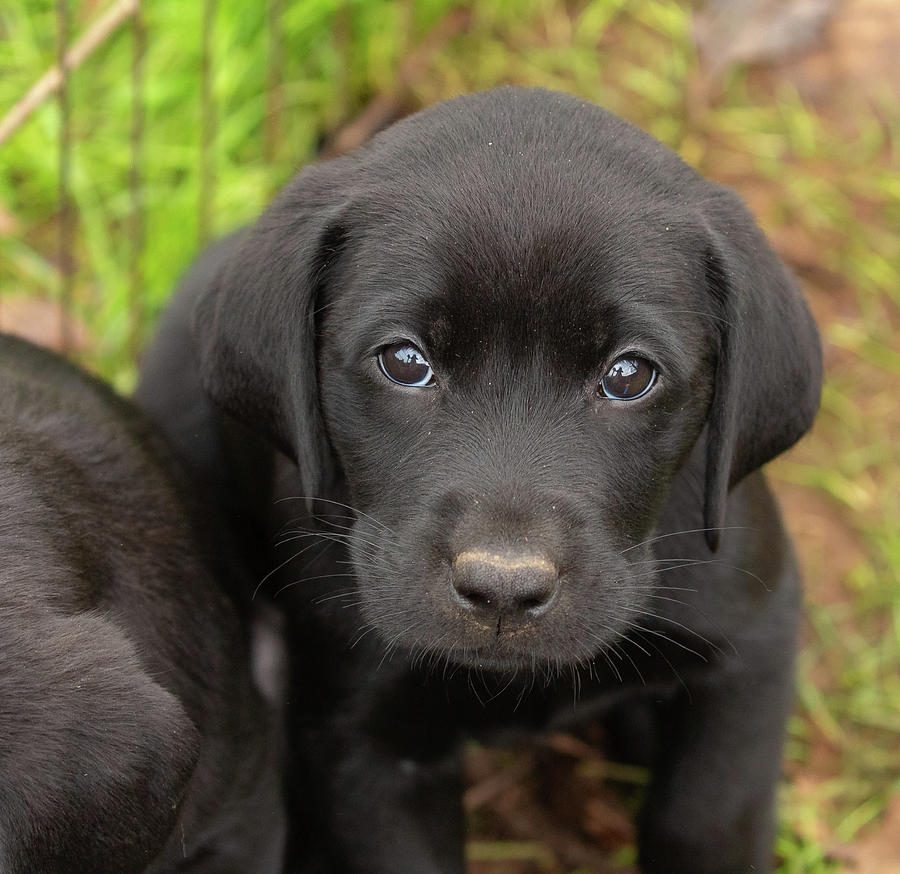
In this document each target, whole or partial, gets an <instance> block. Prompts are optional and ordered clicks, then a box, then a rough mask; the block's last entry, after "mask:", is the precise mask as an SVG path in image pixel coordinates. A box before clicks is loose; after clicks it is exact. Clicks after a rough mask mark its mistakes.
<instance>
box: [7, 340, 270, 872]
mask: <svg viewBox="0 0 900 874" xmlns="http://www.w3.org/2000/svg"><path fill="white" fill-rule="evenodd" d="M0 471H2V473H0V555H2V562H0V870H2V871H3V872H4V874H51V872H52V874H66V872H72V874H88V872H96V874H101V872H110V874H111V872H115V874H126V872H138V871H147V872H169V871H184V872H187V871H191V872H209V874H212V872H217V874H226V872H230V874H247V872H251V871H252V872H267V871H268V872H277V871H279V870H280V863H281V855H282V849H281V848H282V845H283V839H284V831H285V829H284V814H283V802H282V800H281V796H282V793H281V764H280V762H279V756H280V746H281V745H280V743H279V740H278V738H279V729H278V724H277V722H276V720H275V718H274V717H273V716H272V714H271V713H270V712H269V710H268V708H267V707H266V706H265V705H264V704H263V702H262V700H261V698H260V695H259V694H258V693H257V692H256V690H255V688H254V684H253V678H252V676H251V662H250V649H249V646H250V642H251V638H250V631H251V629H250V627H249V625H248V620H247V618H245V617H244V615H243V614H244V613H245V612H246V611H245V610H243V609H239V607H238V606H237V601H236V595H235V596H230V595H228V594H227V593H226V592H227V590H228V589H229V588H231V589H232V590H235V591H236V589H237V587H238V585H241V580H240V579H239V578H236V576H237V568H238V567H239V565H238V564H237V563H236V562H234V561H228V560H226V556H225V551H224V550H225V547H224V546H223V544H222V542H220V541H219V535H220V534H221V530H219V531H217V530H216V528H215V527H213V525H214V517H213V516H212V514H211V513H210V511H209V509H208V507H204V506H201V505H200V504H198V502H197V500H196V499H195V497H194V495H193V493H192V492H193V490H189V489H188V488H186V485H187V480H186V476H185V472H184V470H183V469H182V468H181V466H180V465H179V464H178V463H177V462H176V460H175V458H174V455H173V453H171V451H170V450H169V449H168V448H167V446H166V445H164V443H163V441H162V439H161V438H160V437H159V435H158V434H157V433H156V431H155V430H153V429H152V428H151V427H150V423H148V422H147V421H145V419H144V417H143V416H141V415H139V413H138V411H137V410H134V409H133V408H132V406H131V405H130V404H127V403H126V402H124V401H122V400H121V399H119V398H117V397H116V396H114V395H113V393H112V392H111V391H109V390H108V389H107V388H106V387H105V386H103V385H102V384H101V383H100V382H98V381H96V380H94V379H93V378H91V377H88V376H87V375H86V374H84V373H82V372H81V371H79V370H78V369H76V368H75V367H73V366H72V365H70V364H68V363H66V362H65V361H63V360H62V359H60V358H59V357H58V356H56V355H54V354H52V353H50V352H48V351H46V350H42V349H39V348H37V347H35V346H32V345H31V344H29V343H27V342H25V341H23V340H19V339H17V338H15V337H10V336H0ZM243 600H244V602H245V603H246V601H247V599H246V598H244V599H243Z"/></svg>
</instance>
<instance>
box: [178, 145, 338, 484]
mask: <svg viewBox="0 0 900 874" xmlns="http://www.w3.org/2000/svg"><path fill="white" fill-rule="evenodd" d="M348 166H350V165H349V162H348V160H347V159H342V158H338V159H335V160H334V161H329V162H325V163H322V164H315V165H312V166H310V167H307V168H306V169H305V170H304V171H303V172H302V173H300V175H299V176H298V177H296V178H295V179H294V180H293V181H292V182H291V183H290V184H289V185H288V186H287V187H286V188H285V189H284V190H283V191H282V192H281V193H280V194H279V195H278V197H276V198H275V200H274V201H273V202H272V204H271V206H269V208H268V209H267V210H266V211H265V212H264V213H263V215H262V216H261V217H260V218H259V220H258V221H257V222H256V224H255V225H253V226H252V227H250V228H248V229H247V230H246V231H243V232H241V233H240V234H238V235H235V236H234V237H232V238H231V239H230V240H226V241H224V242H223V243H221V244H219V251H220V254H219V256H218V258H217V263H216V264H215V265H214V270H210V271H209V272H211V273H212V277H211V279H210V280H209V281H207V282H205V283H204V285H203V288H202V293H201V294H200V295H199V298H198V300H197V303H196V307H195V309H194V319H193V333H194V338H195V341H196V343H197V351H198V363H199V367H200V378H201V382H202V384H203V387H204V389H205V390H206V392H207V394H208V395H209V396H210V397H211V398H212V400H213V401H214V402H215V403H216V404H217V405H218V406H219V407H220V408H222V409H224V410H225V411H226V412H228V413H230V414H231V415H232V416H234V417H235V418H237V419H238V420H240V421H242V422H244V423H245V424H247V425H249V426H250V427H252V428H253V429H254V430H255V431H257V432H261V433H264V434H267V435H268V437H269V438H270V440H271V441H272V442H273V443H274V444H275V445H276V446H277V447H278V448H279V449H281V450H282V451H283V452H284V453H286V454H287V455H288V456H289V457H291V458H292V459H293V460H294V461H296V462H297V465H298V467H299V469H300V476H301V479H302V481H303V487H304V491H305V492H306V495H307V497H308V498H311V497H312V496H315V495H317V494H318V493H319V492H320V490H321V488H322V486H323V483H324V482H325V481H326V480H327V479H328V478H329V476H330V473H331V471H332V460H331V451H330V447H329V444H328V439H327V436H326V434H325V428H324V424H323V421H322V416H321V411H320V409H319V394H318V378H317V370H318V354H317V322H316V313H317V310H318V308H319V306H321V301H320V291H321V290H322V289H323V288H324V286H325V284H326V282H327V279H328V276H329V274H330V273H331V270H332V267H333V265H334V264H335V263H336V261H337V259H338V258H339V255H340V253H341V250H342V249H343V248H344V246H345V241H346V238H347V234H348V228H347V222H346V220H345V217H346V215H347V213H348V212H349V209H348V204H349V203H350V202H351V200H352V185H351V181H350V174H349V172H348Z"/></svg>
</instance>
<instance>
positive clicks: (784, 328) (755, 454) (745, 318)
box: [702, 186, 822, 550]
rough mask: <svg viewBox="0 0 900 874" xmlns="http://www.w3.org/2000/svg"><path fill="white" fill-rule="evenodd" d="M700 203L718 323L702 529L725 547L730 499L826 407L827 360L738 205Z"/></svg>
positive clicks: (718, 192) (720, 194)
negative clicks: (722, 540) (721, 535)
mask: <svg viewBox="0 0 900 874" xmlns="http://www.w3.org/2000/svg"><path fill="white" fill-rule="evenodd" d="M713 191H714V194H713V196H712V197H711V198H709V199H708V200H706V201H705V202H704V203H703V207H702V213H703V219H704V224H705V225H706V231H707V239H708V245H707V250H706V252H705V268H706V281H707V284H708V288H709V292H710V294H711V295H712V297H713V298H714V300H715V301H716V304H717V310H718V313H719V315H720V320H719V325H720V333H719V355H718V362H717V366H716V377H715V385H714V389H713V398H712V404H711V407H710V413H709V421H708V422H707V435H708V436H707V447H706V484H705V504H704V526H705V528H706V539H707V543H708V544H709V547H710V549H712V550H716V549H717V548H718V545H719V531H720V529H721V526H722V523H723V519H724V516H725V505H726V501H727V498H728V491H729V490H730V489H731V487H732V486H734V485H735V484H737V483H738V482H739V481H740V480H741V479H743V478H744V477H745V476H746V475H747V474H748V473H750V472H751V471H753V470H756V468H758V467H760V466H762V465H763V464H765V463H766V462H767V461H769V460H770V459H772V458H774V457H775V456H776V455H778V454H779V453H781V452H784V451H785V450H786V449H788V448H789V447H790V446H792V445H793V444H794V443H795V442H796V441H797V440H799V439H800V437H802V436H803V434H805V433H806V431H808V430H809V428H810V426H811V425H812V421H813V418H814V417H815V414H816V410H817V409H818V406H819V394H820V390H821V382H822V351H821V347H820V344H819V334H818V331H817V329H816V325H815V322H814V321H813V318H812V316H811V315H810V312H809V309H808V308H807V306H806V302H805V301H804V300H803V296H802V295H801V293H800V291H799V290H798V288H797V286H796V285H795V283H794V281H793V280H792V278H791V277H790V275H789V274H788V272H787V270H786V269H785V267H784V266H783V265H782V263H781V262H780V261H779V260H778V258H777V257H776V255H775V253H774V252H773V251H772V249H771V248H770V246H769V244H768V242H767V240H766V238H765V236H764V235H763V233H762V231H760V229H759V228H758V227H757V226H756V223H755V221H754V220H753V217H752V216H751V215H750V213H749V212H748V211H747V209H746V208H745V207H744V205H743V204H742V203H741V202H740V200H739V199H738V198H737V197H736V196H735V195H734V194H732V193H731V192H730V191H727V190H726V189H723V188H720V187H718V186H716V187H715V188H714V189H713Z"/></svg>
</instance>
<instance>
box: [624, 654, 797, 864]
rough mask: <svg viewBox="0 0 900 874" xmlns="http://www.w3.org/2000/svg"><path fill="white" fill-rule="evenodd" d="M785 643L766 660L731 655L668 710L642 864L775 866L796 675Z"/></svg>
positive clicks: (644, 824) (645, 821) (646, 815)
mask: <svg viewBox="0 0 900 874" xmlns="http://www.w3.org/2000/svg"><path fill="white" fill-rule="evenodd" d="M785 645H786V646H787V647H788V651H787V652H781V653H780V654H775V653H770V656H771V657H770V658H767V659H766V661H767V662H768V663H767V664H765V665H760V664H751V665H750V667H749V669H748V666H747V665H734V666H731V668H730V669H727V670H723V671H721V672H719V673H718V674H716V675H714V676H713V677H712V678H711V679H710V680H708V681H706V682H705V683H704V684H703V685H691V686H690V691H689V692H687V691H685V692H682V693H681V694H680V696H679V697H678V699H677V700H676V701H675V702H674V704H673V705H672V707H671V709H670V710H667V711H666V712H665V715H664V717H663V718H664V720H665V722H664V724H662V725H661V726H660V735H661V740H662V743H663V749H662V751H661V754H660V761H659V762H658V763H657V767H656V769H655V771H654V781H653V784H652V786H651V790H650V794H649V797H648V799H647V803H646V805H645V807H644V811H643V814H642V820H641V823H640V831H639V851H640V852H639V856H640V862H641V870H642V871H643V872H644V874H738V872H741V874H746V872H751V871H752V872H755V874H765V872H768V871H771V870H772V840H773V829H774V816H773V806H774V805H773V803H774V795H775V789H776V784H777V781H778V775H779V771H780V763H781V751H782V741H783V735H784V727H785V721H786V719H787V714H788V710H789V705H790V699H791V690H792V676H793V670H792V669H793V659H792V658H791V650H790V646H791V645H790V644H789V643H788V644H785ZM756 655H759V654H758V653H757V654H756ZM764 658H765V656H764ZM748 661H749V660H748Z"/></svg>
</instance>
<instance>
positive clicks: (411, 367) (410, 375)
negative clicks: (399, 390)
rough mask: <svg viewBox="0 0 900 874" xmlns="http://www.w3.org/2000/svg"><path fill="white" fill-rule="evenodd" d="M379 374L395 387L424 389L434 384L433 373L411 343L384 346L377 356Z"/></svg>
mask: <svg viewBox="0 0 900 874" xmlns="http://www.w3.org/2000/svg"><path fill="white" fill-rule="evenodd" d="M377 358H378V366H379V367H380V368H381V372H382V373H383V374H384V375H385V376H386V377H387V378H388V379H389V380H390V381H391V382H396V383H397V385H407V386H410V387H412V388H424V387H425V386H426V385H431V384H432V383H433V382H434V371H433V370H432V369H431V365H430V364H429V363H428V362H427V361H426V360H425V356H424V355H423V354H422V353H421V351H419V350H418V349H417V348H416V347H415V346H413V345H412V343H407V342H400V343H394V344H393V345H391V346H385V347H384V349H382V350H381V351H380V352H379V353H378V355H377Z"/></svg>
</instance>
